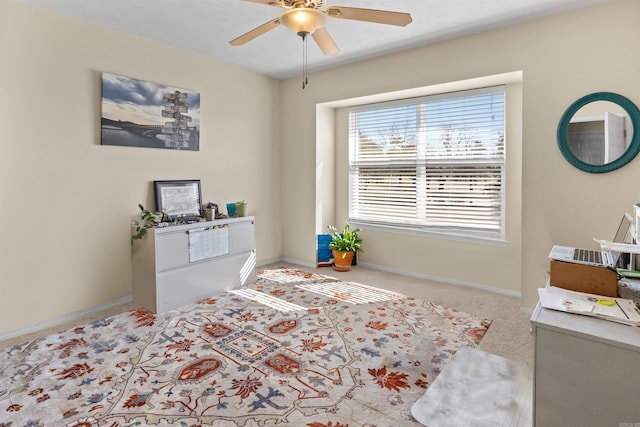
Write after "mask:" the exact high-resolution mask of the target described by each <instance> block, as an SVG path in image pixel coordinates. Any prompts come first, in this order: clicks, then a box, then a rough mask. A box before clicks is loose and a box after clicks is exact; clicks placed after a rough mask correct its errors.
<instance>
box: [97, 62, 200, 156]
mask: <svg viewBox="0 0 640 427" xmlns="http://www.w3.org/2000/svg"><path fill="white" fill-rule="evenodd" d="M101 137H102V138H101V143H102V145H121V146H127V147H146V148H167V149H174V150H191V151H198V150H199V149H200V93H198V92H193V91H190V90H187V89H179V88H174V87H171V86H165V85H161V84H158V83H151V82H146V81H142V80H137V79H133V78H130V77H124V76H119V75H116V74H109V73H102V117H101Z"/></svg>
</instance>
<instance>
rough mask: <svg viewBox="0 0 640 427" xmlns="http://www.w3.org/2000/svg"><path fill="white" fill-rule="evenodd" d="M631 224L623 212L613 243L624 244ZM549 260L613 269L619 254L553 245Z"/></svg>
mask: <svg viewBox="0 0 640 427" xmlns="http://www.w3.org/2000/svg"><path fill="white" fill-rule="evenodd" d="M632 224H633V218H632V217H631V215H629V214H628V213H626V212H625V214H624V215H623V216H622V220H620V225H619V226H618V230H617V231H616V234H615V236H614V237H613V240H612V241H613V242H614V243H624V241H625V239H626V237H627V234H628V233H629V231H630V229H631V225H632ZM549 259H552V260H556V261H564V262H572V263H575V264H584V265H594V266H598V267H607V268H611V269H614V270H615V268H616V267H617V264H618V260H619V259H620V252H617V251H599V250H593V249H582V248H573V247H570V246H557V245H554V246H553V248H552V249H551V253H550V254H549Z"/></svg>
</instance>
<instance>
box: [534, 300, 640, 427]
mask: <svg viewBox="0 0 640 427" xmlns="http://www.w3.org/2000/svg"><path fill="white" fill-rule="evenodd" d="M531 326H532V333H533V334H534V335H535V355H534V393H533V394H534V402H533V404H534V413H533V419H534V425H535V426H538V427H554V426H559V427H560V426H561V427H566V426H580V427H590V426H593V427H607V426H611V427H626V426H631V427H637V426H640V328H634V327H631V326H627V325H622V324H618V323H614V322H609V321H606V320H601V319H596V318H592V317H588V316H582V315H578V314H569V313H564V312H560V311H555V310H549V309H546V308H543V307H541V305H540V303H538V305H537V307H536V309H535V311H534V312H533V315H532V317H531Z"/></svg>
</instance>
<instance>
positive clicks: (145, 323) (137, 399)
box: [0, 268, 491, 427]
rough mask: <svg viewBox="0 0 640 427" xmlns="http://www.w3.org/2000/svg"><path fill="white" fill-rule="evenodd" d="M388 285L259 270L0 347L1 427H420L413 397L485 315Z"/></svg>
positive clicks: (476, 334) (468, 341) (476, 335)
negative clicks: (234, 288)
mask: <svg viewBox="0 0 640 427" xmlns="http://www.w3.org/2000/svg"><path fill="white" fill-rule="evenodd" d="M352 277H353V276H349V278H352ZM388 285H390V286H387V287H386V289H393V291H390V290H386V289H378V288H375V287H372V286H367V285H363V284H361V283H357V282H355V281H349V282H346V281H343V280H342V279H341V278H334V277H329V276H326V275H322V274H317V273H313V272H308V271H302V270H298V269H295V268H280V269H268V270H265V271H264V272H262V273H261V274H260V278H259V280H258V282H257V283H256V284H254V285H251V286H250V287H248V288H245V289H250V290H251V292H248V293H246V294H242V293H238V292H226V293H224V294H221V295H216V296H212V297H211V298H207V299H204V300H202V301H199V302H198V303H197V304H193V305H190V306H186V307H183V308H181V309H179V310H175V311H172V312H169V313H166V314H163V315H160V316H155V315H153V314H151V313H149V312H147V311H145V310H141V309H137V308H133V309H131V310H129V311H126V312H124V313H121V314H117V315H114V316H111V317H107V318H104V319H100V320H96V321H93V322H91V323H88V324H85V325H79V326H75V327H73V328H70V329H66V330H63V331H60V332H56V333H52V334H50V335H47V336H44V337H39V338H36V339H34V340H30V341H26V342H23V343H21V344H15V345H12V346H9V347H7V348H5V349H4V350H2V351H1V352H0V357H2V360H3V364H2V368H1V370H0V426H12V427H13V426H30V427H31V426H68V427H75V426H84V427H90V426H109V427H125V426H134V425H137V426H141V425H176V426H186V427H197V426H201V425H215V426H253V425H261V426H262V425H285V426H289V425H290V426H310V427H348V426H350V427H354V426H370V427H374V426H376V427H382V426H389V427H391V426H393V427H397V426H399V425H402V426H412V425H416V426H419V425H420V424H419V423H418V421H417V420H416V419H415V418H413V416H412V415H411V406H412V405H413V403H414V402H415V401H416V400H418V399H419V398H420V397H421V396H422V395H424V392H425V390H427V389H428V387H429V385H430V384H432V383H433V381H434V380H435V379H436V378H437V376H438V375H439V374H440V372H442V370H443V369H445V367H446V366H447V364H448V362H449V361H450V360H451V359H452V357H453V356H454V355H455V354H456V352H457V351H458V350H459V349H460V348H462V347H468V348H477V347H478V345H479V344H480V343H481V341H482V339H483V337H484V336H485V334H486V333H487V329H488V328H489V325H490V324H491V320H490V319H488V318H485V317H482V316H478V315H475V314H470V313H467V312H464V311H461V310H460V309H458V308H451V307H449V306H445V305H441V304H437V303H434V302H430V301H426V300H421V299H419V298H416V297H414V296H410V295H405V294H402V293H401V292H397V289H396V287H394V286H393V285H394V284H393V283H389V284H388ZM489 330H490V328H489Z"/></svg>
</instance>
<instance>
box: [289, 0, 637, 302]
mask: <svg viewBox="0 0 640 427" xmlns="http://www.w3.org/2000/svg"><path fill="white" fill-rule="evenodd" d="M639 20H640V2H638V1H637V0H614V1H611V2H608V3H606V4H603V5H599V6H594V7H589V8H585V9H582V10H578V11H574V12H569V13H566V14H562V15H558V16H553V17H548V18H543V19H539V20H535V21H531V22H527V23H524V24H520V25H515V26H511V27H507V28H503V29H499V30H494V31H489V32H485V33H482V34H478V35H475V36H471V37H465V38H460V39H456V40H452V41H448V42H444V43H439V44H435V45H431V46H426V47H423V48H419V49H414V50H411V51H407V52H403V53H399V54H395V55H389V56H386V57H384V58H380V59H375V60H370V61H366V62H361V63H358V64H354V65H349V66H344V67H341V68H337V69H332V70H328V71H325V72H320V73H315V74H313V75H311V76H310V77H309V79H310V84H309V86H308V87H307V89H306V90H305V91H304V92H303V91H301V90H300V87H299V79H297V78H293V79H290V80H288V81H286V82H285V83H284V84H283V86H282V109H283V111H296V112H297V114H296V115H295V116H292V115H288V116H287V117H283V118H282V135H283V160H284V164H285V165H287V167H286V168H285V169H284V173H285V176H284V179H283V190H284V192H283V204H284V205H285V206H286V205H289V204H290V203H292V202H293V201H294V200H295V202H296V204H297V206H298V209H296V211H295V212H294V211H287V212H284V214H283V221H284V224H286V227H285V228H284V229H283V230H284V234H283V256H285V257H287V258H295V259H300V260H302V261H303V262H307V263H313V262H314V257H315V252H314V235H313V233H312V231H311V230H313V229H314V227H313V225H314V221H315V218H314V209H315V206H314V201H315V200H316V182H315V177H314V176H312V175H311V174H309V173H306V171H310V170H314V169H315V167H316V159H315V139H314V137H315V133H314V128H315V126H316V116H315V111H316V104H318V103H322V104H324V103H329V104H331V103H333V102H338V101H340V100H344V99H349V98H357V97H362V96H367V95H372V94H376V93H383V92H389V91H397V90H404V89H409V88H414V87H424V86H430V85H437V84H443V83H447V82H455V81H458V80H465V79H472V78H478V77H483V76H490V75H495V74H501V73H507V72H512V71H519V70H521V71H522V72H523V79H522V99H521V102H522V114H523V122H522V128H521V130H522V147H521V149H522V153H521V159H522V166H521V167H520V165H519V164H517V165H515V166H516V170H512V171H511V172H510V176H509V177H508V179H509V181H508V191H509V192H510V194H509V196H508V200H507V209H508V211H507V214H508V215H510V217H509V218H510V220H509V218H508V221H509V222H508V224H507V226H508V227H510V230H511V231H510V232H509V231H508V235H507V238H508V240H509V244H508V246H507V247H506V248H500V247H495V246H487V245H481V244H474V243H457V242H454V241H443V240H440V239H433V238H427V237H417V236H406V235H397V236H392V235H389V234H388V233H381V232H371V231H367V230H365V231H364V232H363V237H364V238H365V244H364V248H365V252H364V253H363V254H361V256H360V260H361V261H362V262H366V263H369V264H373V265H379V266H382V267H385V268H388V267H391V268H394V269H397V270H403V271H405V272H408V273H412V274H417V275H424V276H431V277H440V278H443V279H445V280H448V281H451V282H459V283H472V284H477V285H481V286H489V287H496V288H501V289H503V290H505V291H507V292H511V291H515V292H520V293H521V294H522V305H523V306H525V307H533V306H534V305H535V303H536V301H537V293H536V288H537V287H540V286H543V285H544V283H545V280H546V274H547V271H548V260H547V258H546V257H547V255H548V252H549V250H550V248H551V246H552V245H553V244H554V243H557V244H563V243H564V244H571V245H588V246H589V247H594V244H593V242H592V240H591V239H592V237H594V236H597V237H600V238H602V237H603V236H604V237H609V236H611V235H612V234H613V233H614V231H615V228H616V227H617V223H618V221H619V218H620V216H621V215H622V212H624V211H625V210H627V211H630V210H631V206H632V204H633V203H635V202H637V201H638V198H640V195H639V194H638V193H639V191H638V190H639V189H640V185H639V184H638V182H640V180H639V178H640V167H639V166H640V163H639V162H640V159H635V160H634V161H632V162H631V163H630V164H629V165H628V166H626V167H625V168H623V169H621V170H618V171H615V172H612V173H608V174H604V175H598V174H595V175H594V174H587V173H584V172H581V171H579V170H577V169H575V168H573V167H572V166H571V165H570V164H569V163H568V162H566V161H565V160H564V158H563V157H562V155H561V153H560V151H559V150H558V148H557V144H556V137H555V132H556V128H557V124H558V121H559V119H560V117H561V115H562V113H563V112H564V110H565V109H566V108H567V107H568V106H569V105H570V104H571V103H572V102H573V101H575V100H576V99H577V98H579V97H581V96H583V95H586V94H588V93H591V92H596V91H611V92H617V93H620V94H622V95H624V96H626V97H628V98H630V99H631V100H632V101H634V102H635V103H636V104H640V84H638V76H640V55H639V54H638V53H637V49H636V44H637V41H638V40H640V26H638V25H637V22H638V21H639ZM337 42H338V44H339V41H337ZM511 143H512V140H510V139H509V138H508V140H507V150H511V149H512V148H513V146H512V145H510V144H511ZM515 148H516V149H518V147H515ZM517 161H518V160H517V158H516V162H517ZM513 166H514V165H512V164H510V166H509V167H510V168H511V167H513ZM518 169H520V170H518ZM514 173H515V174H519V176H520V178H518V177H517V176H514V175H513V174H514ZM339 176H342V177H343V178H342V179H337V180H336V188H338V189H341V188H344V186H345V185H346V183H345V182H344V177H345V176H346V174H345V173H344V171H342V172H341V170H340V166H339V165H337V166H336V177H339ZM520 179H521V181H520ZM514 180H515V181H514ZM514 186H515V188H514ZM336 195H337V197H336V199H335V200H334V201H333V203H334V204H335V205H336V206H340V205H344V204H345V203H346V202H345V197H346V193H345V192H344V191H342V189H341V190H337V191H336ZM512 210H515V211H516V215H515V217H514V215H513V211H512ZM520 212H521V213H520ZM342 215H344V213H343V214H342ZM518 216H519V217H520V218H518ZM336 218H337V219H338V220H341V221H343V220H344V219H345V218H344V216H341V213H340V210H339V208H338V210H337V211H336ZM514 222H515V224H514ZM302 230H305V231H304V232H302ZM403 251H404V252H405V253H406V255H405V254H403ZM478 256H479V257H481V258H482V257H484V258H483V262H482V263H480V264H478V263H476V262H475V261H474V260H475V259H476V258H477V257H478ZM469 266H471V268H469Z"/></svg>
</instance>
